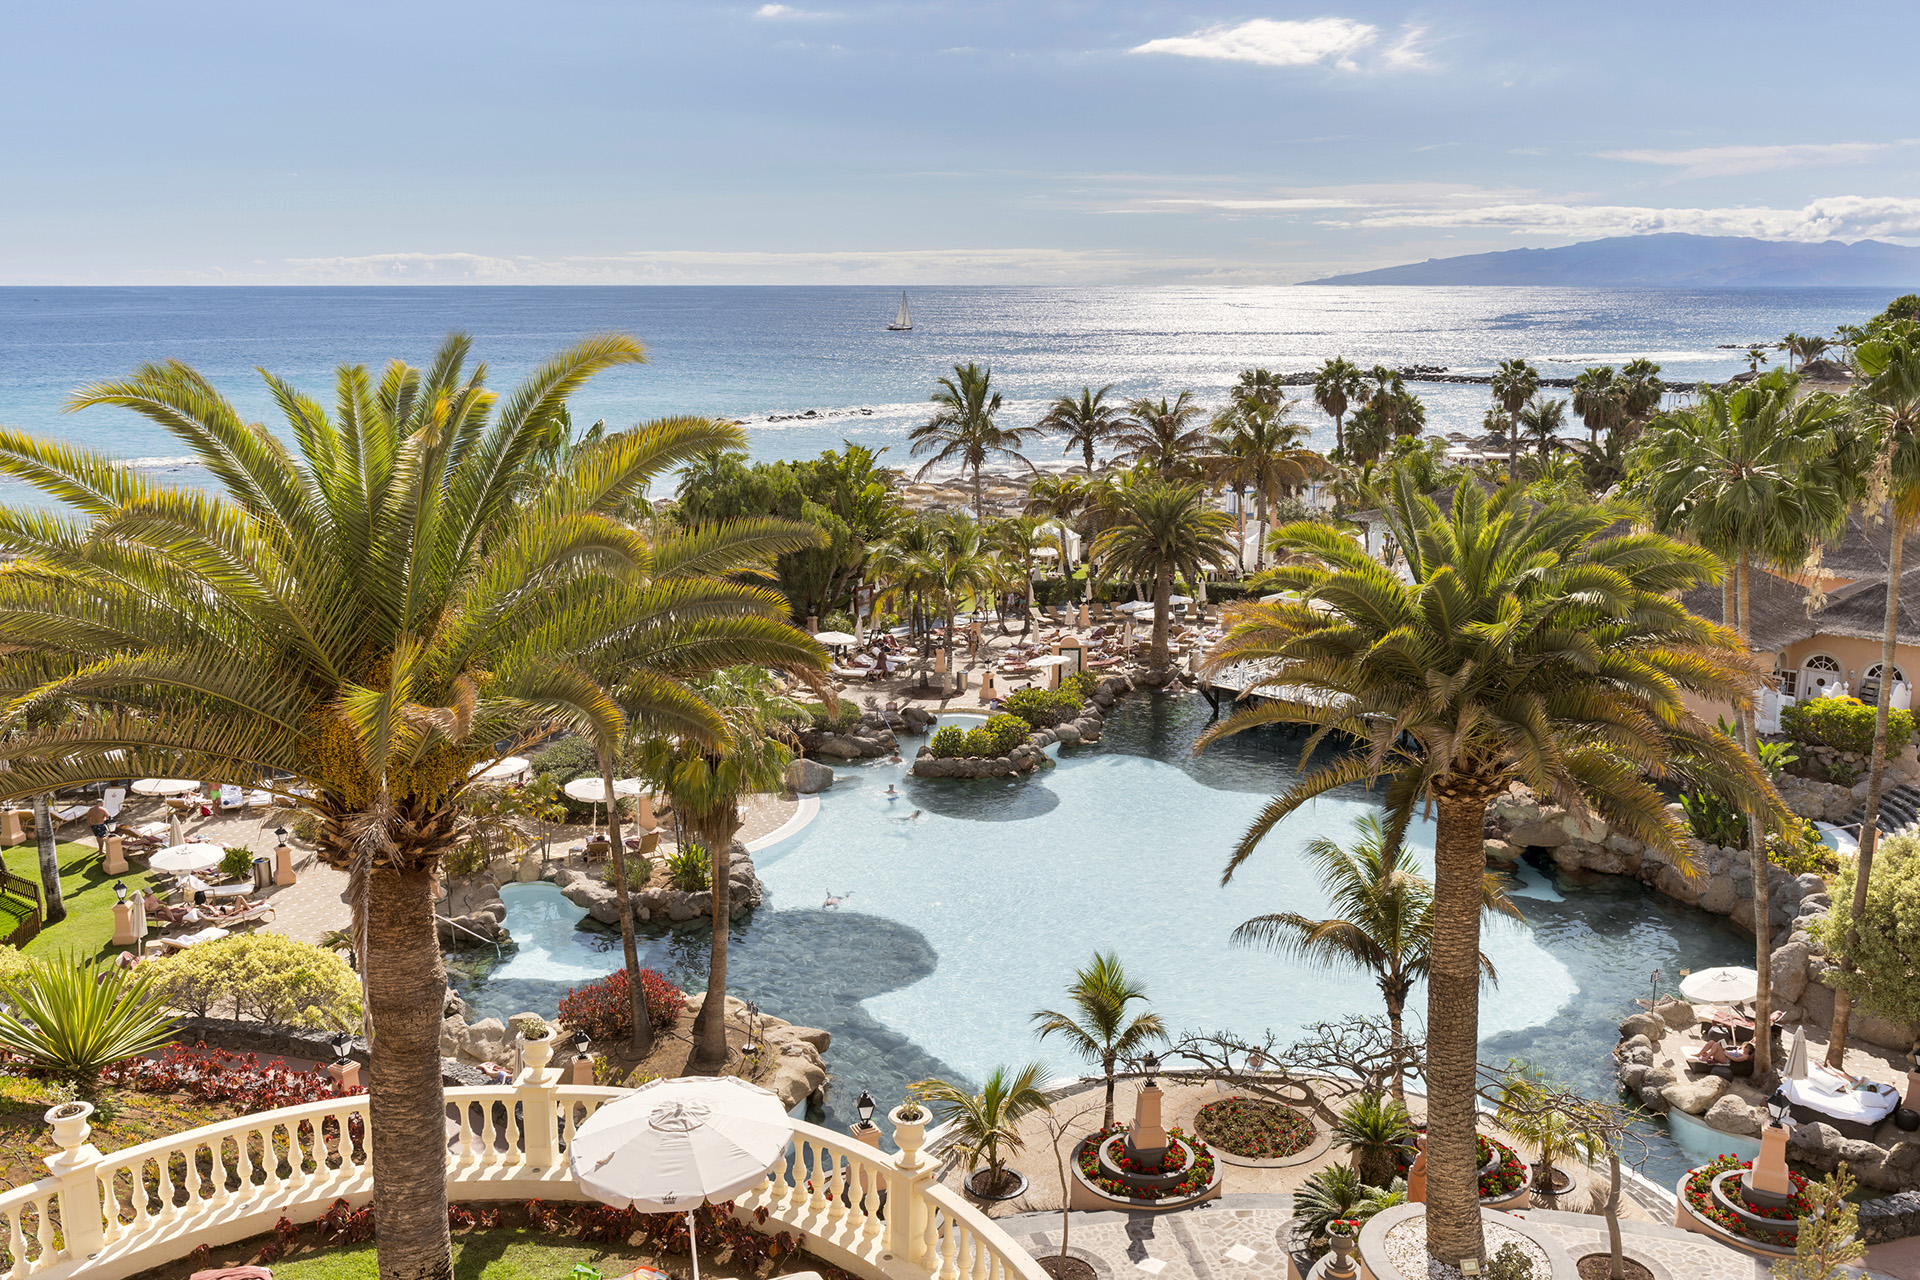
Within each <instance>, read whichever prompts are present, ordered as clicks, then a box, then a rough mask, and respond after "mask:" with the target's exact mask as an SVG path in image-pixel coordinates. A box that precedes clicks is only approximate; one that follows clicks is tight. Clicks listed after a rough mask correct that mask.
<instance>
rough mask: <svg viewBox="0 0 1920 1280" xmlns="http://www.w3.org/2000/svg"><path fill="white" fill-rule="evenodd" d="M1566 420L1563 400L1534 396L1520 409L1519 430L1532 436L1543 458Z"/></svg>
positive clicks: (1565, 408) (1565, 404) (1565, 406)
mask: <svg viewBox="0 0 1920 1280" xmlns="http://www.w3.org/2000/svg"><path fill="white" fill-rule="evenodd" d="M1566 420H1567V402H1566V401H1565V400H1543V399H1541V398H1540V397H1539V396H1535V397H1534V398H1533V399H1531V400H1529V401H1527V403H1526V406H1525V407H1524V408H1522V409H1521V410H1520V430H1522V431H1524V432H1525V433H1526V434H1527V435H1529V436H1531V437H1533V442H1534V447H1535V448H1537V449H1538V450H1539V451H1540V456H1541V458H1543V459H1544V458H1545V457H1546V456H1547V451H1548V450H1549V449H1551V448H1553V443H1554V440H1555V438H1556V437H1558V436H1559V434H1560V428H1561V427H1562V426H1563V425H1565V423H1566Z"/></svg>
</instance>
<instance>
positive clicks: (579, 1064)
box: [570, 1031, 593, 1084]
mask: <svg viewBox="0 0 1920 1280" xmlns="http://www.w3.org/2000/svg"><path fill="white" fill-rule="evenodd" d="M570 1043H571V1044H572V1045H573V1082H574V1083H575V1084H592V1083H593V1057H592V1055H591V1054H589V1053H588V1052H587V1046H588V1045H590V1044H592V1043H593V1037H591V1036H589V1035H588V1034H587V1033H586V1032H585V1031H576V1032H574V1033H573V1038H572V1040H571V1041H570Z"/></svg>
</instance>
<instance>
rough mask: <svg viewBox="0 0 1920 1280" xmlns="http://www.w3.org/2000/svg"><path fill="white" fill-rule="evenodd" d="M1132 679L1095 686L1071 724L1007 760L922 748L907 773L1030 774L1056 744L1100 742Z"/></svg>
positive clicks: (1041, 734) (1030, 738) (1034, 736)
mask: <svg viewBox="0 0 1920 1280" xmlns="http://www.w3.org/2000/svg"><path fill="white" fill-rule="evenodd" d="M1133 689H1134V682H1133V679H1132V678H1131V677H1129V676H1124V675H1118V676H1106V677H1103V678H1102V679H1101V681H1100V683H1099V684H1097V685H1095V686H1094V690H1093V693H1092V695H1091V696H1089V698H1088V699H1087V704H1086V706H1085V707H1083V708H1081V712H1080V715H1079V717H1078V718H1076V719H1075V720H1073V721H1072V722H1071V723H1068V724H1062V725H1055V726H1054V727H1053V728H1051V729H1035V730H1034V731H1033V732H1032V733H1030V734H1028V735H1027V740H1026V741H1025V742H1023V743H1021V744H1020V745H1019V746H1017V747H1015V748H1014V749H1013V750H1012V751H1011V752H1009V753H1008V754H1006V755H1004V756H936V755H934V754H933V747H932V746H931V745H928V746H923V747H921V748H920V752H919V754H918V755H917V756H915V757H914V761H913V765H912V767H911V768H910V769H909V770H908V772H910V773H911V774H913V775H914V776H915V777H916V778H1006V777H1012V776H1013V775H1015V774H1021V773H1031V772H1032V771H1033V770H1035V769H1037V768H1039V767H1040V764H1041V762H1042V761H1044V760H1045V759H1046V755H1047V748H1048V747H1051V746H1053V745H1054V744H1055V743H1064V744H1066V745H1067V746H1078V745H1079V744H1081V743H1093V742H1098V741H1100V736H1101V734H1102V733H1103V732H1104V731H1105V728H1106V723H1107V721H1106V713H1107V711H1108V710H1110V709H1111V708H1112V707H1113V704H1114V703H1115V702H1116V701H1118V700H1119V698H1120V697H1121V696H1122V695H1123V694H1127V693H1130V692H1132V691H1133Z"/></svg>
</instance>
